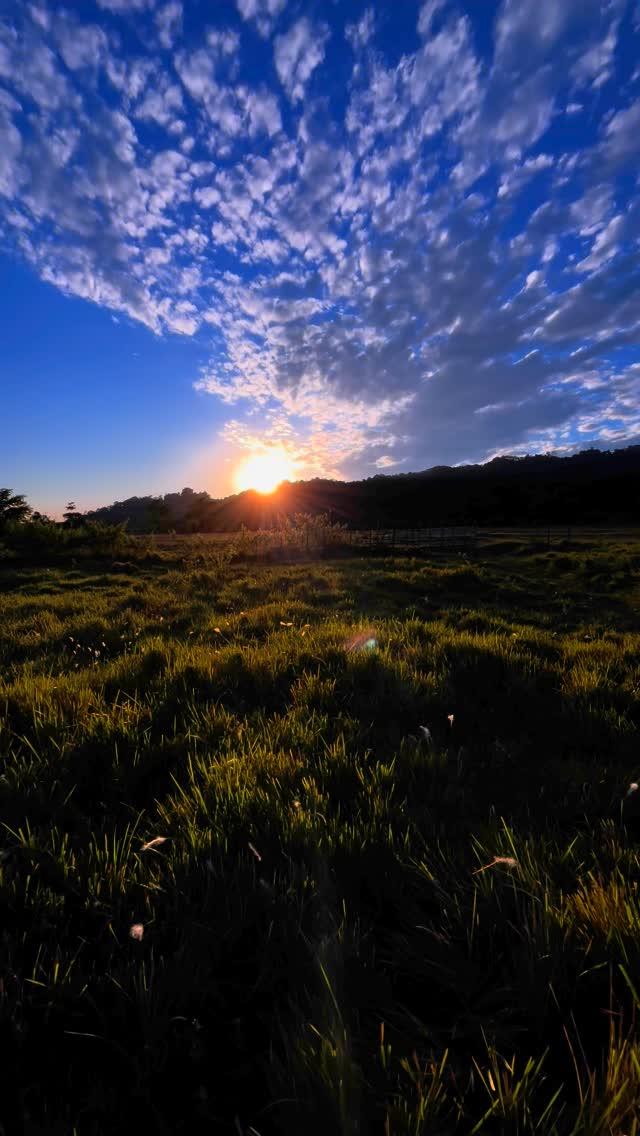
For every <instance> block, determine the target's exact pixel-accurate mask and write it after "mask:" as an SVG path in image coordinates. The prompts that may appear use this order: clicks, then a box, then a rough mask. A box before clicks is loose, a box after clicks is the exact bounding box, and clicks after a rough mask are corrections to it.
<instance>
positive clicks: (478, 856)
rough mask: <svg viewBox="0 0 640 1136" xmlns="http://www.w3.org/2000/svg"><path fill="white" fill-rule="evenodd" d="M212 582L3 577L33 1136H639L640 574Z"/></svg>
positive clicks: (90, 571) (13, 985) (25, 1074)
mask: <svg viewBox="0 0 640 1136" xmlns="http://www.w3.org/2000/svg"><path fill="white" fill-rule="evenodd" d="M202 559H203V563H202V564H197V565H194V564H192V563H190V562H188V561H185V562H182V563H181V562H179V561H178V560H176V559H173V560H168V559H167V560H166V561H162V560H160V562H158V563H153V562H148V561H141V562H140V563H139V564H127V563H125V564H124V565H123V566H121V567H119V568H118V567H116V568H114V567H112V566H111V565H110V564H107V566H105V564H102V565H99V564H93V565H92V564H91V563H89V562H87V563H86V564H85V563H83V564H82V565H80V566H76V567H63V566H59V567H55V568H49V569H47V568H45V567H38V568H32V569H29V568H21V569H17V568H13V569H12V568H10V567H6V568H5V569H4V570H3V572H2V573H0V660H1V671H0V675H1V677H0V753H1V755H2V769H1V775H0V817H1V819H2V821H3V828H2V830H1V831H2V835H1V839H0V847H1V851H0V904H1V908H0V911H1V916H2V939H1V952H2V957H1V961H2V970H1V984H0V1014H1V1018H0V1029H1V1031H2V1040H3V1042H4V1046H5V1048H4V1052H5V1054H7V1056H6V1057H5V1061H4V1069H3V1072H4V1073H5V1075H6V1087H5V1089H4V1090H3V1094H2V1098H1V1100H0V1109H1V1110H2V1111H3V1113H4V1115H3V1120H4V1125H5V1132H6V1134H7V1136H9V1134H10V1133H13V1132H25V1133H26V1134H27V1136H31V1134H41V1133H42V1134H44V1133H47V1134H58V1133H60V1134H65V1136H71V1134H73V1133H76V1134H78V1136H84V1134H85V1133H90V1134H94V1133H95V1134H104V1133H129V1132H134V1131H135V1132H138V1131H142V1130H144V1131H149V1132H153V1133H155V1134H161V1136H162V1134H165V1133H209V1134H211V1136H214V1134H215V1136H217V1134H218V1133H221V1134H223V1136H224V1134H225V1133H230V1134H235V1136H238V1134H240V1136H256V1134H259V1136H274V1134H280V1133H282V1134H284V1136H300V1134H304V1136H320V1134H322V1136H325V1134H326V1136H333V1134H340V1136H356V1134H358V1136H364V1134H371V1136H376V1134H380V1136H423V1134H424V1136H427V1134H429V1136H431V1134H441V1136H444V1134H449V1133H456V1134H460V1136H469V1134H471V1133H487V1134H498V1133H499V1134H510V1136H511V1134H518V1136H524V1134H530V1133H531V1134H532V1133H537V1134H540V1136H547V1134H549V1136H554V1134H557V1136H578V1134H582V1133H584V1134H587V1136H634V1134H637V1133H638V1132H640V1125H639V1121H638V1113H639V1112H640V1107H639V1102H640V1035H639V1032H638V1021H637V1016H638V1010H639V1008H640V893H639V891H638V884H639V881H640V843H639V842H638V841H639V840H640V820H638V819H637V817H636V815H634V814H635V803H636V794H635V793H634V790H630V791H629V786H630V784H631V783H634V782H635V781H636V780H637V779H638V780H640V778H638V773H639V772H640V756H639V753H638V727H639V725H640V705H639V701H638V697H639V692H640V630H639V626H640V625H639V622H638V610H639V608H640V542H636V541H635V540H633V541H624V540H622V539H621V540H620V541H618V542H616V541H611V542H610V543H609V544H607V545H603V544H602V543H601V544H598V546H597V547H593V548H589V547H588V546H582V547H580V548H576V549H571V548H568V549H565V550H561V551H554V550H553V549H552V550H550V551H548V552H547V551H540V552H538V553H536V554H530V553H528V554H524V553H523V552H522V551H521V550H520V549H519V546H518V544H517V542H516V541H513V540H512V541H504V542H502V543H501V542H497V544H496V546H495V548H494V549H493V550H491V551H489V550H488V551H486V552H484V553H481V554H480V555H479V557H478V559H477V560H474V561H473V562H467V561H465V560H462V559H460V558H456V559H454V560H452V561H451V562H450V563H445V562H439V563H438V564H435V563H434V564H430V563H429V562H428V561H424V560H419V559H410V558H407V557H404V558H402V559H401V558H398V559H392V558H388V559H385V558H380V557H377V558H375V559H372V560H367V559H365V558H363V557H359V558H357V559H355V558H354V559H343V560H340V561H335V562H324V563H323V562H320V561H318V562H307V563H299V564H295V565H289V566H287V565H274V566H268V565H264V564H262V565H243V564H226V563H224V559H223V558H221V557H218V556H217V554H216V553H215V550H214V552H212V554H211V560H210V563H207V561H206V556H203V558H202ZM423 727H426V731H425V729H423ZM628 792H629V795H628V796H627V795H626V794H627V793H628ZM637 796H638V797H640V791H639V792H638V794H637ZM638 817H640V809H638ZM156 838H164V840H163V842H160V841H157V842H156V843H155V844H154V845H153V846H152V847H148V848H145V847H144V846H145V845H146V844H148V842H150V841H153V840H154V839H156ZM21 1118H23V1119H22V1120H21Z"/></svg>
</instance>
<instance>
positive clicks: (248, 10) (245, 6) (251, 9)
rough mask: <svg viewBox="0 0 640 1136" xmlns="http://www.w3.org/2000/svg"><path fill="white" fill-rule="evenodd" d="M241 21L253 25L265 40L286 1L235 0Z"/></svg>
mask: <svg viewBox="0 0 640 1136" xmlns="http://www.w3.org/2000/svg"><path fill="white" fill-rule="evenodd" d="M236 3H237V5H238V11H239V13H240V15H241V16H242V18H243V20H248V21H251V22H252V23H254V24H255V26H256V28H257V29H258V32H259V33H260V35H261V36H262V37H263V38H264V39H266V38H267V37H268V36H270V35H271V32H272V31H273V28H274V25H275V23H276V21H277V19H278V16H279V15H280V13H281V12H282V11H284V7H285V5H286V3H287V0H236Z"/></svg>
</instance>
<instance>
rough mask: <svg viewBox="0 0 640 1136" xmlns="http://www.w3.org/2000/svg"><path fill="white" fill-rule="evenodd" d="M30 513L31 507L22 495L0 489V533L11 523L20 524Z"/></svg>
mask: <svg viewBox="0 0 640 1136" xmlns="http://www.w3.org/2000/svg"><path fill="white" fill-rule="evenodd" d="M30 513H31V506H30V505H29V504H27V499H26V497H25V496H24V494H22V493H13V491H12V490H11V489H0V531H2V529H4V528H6V526H7V525H8V524H9V523H10V522H11V521H13V522H14V523H15V522H18V523H20V522H21V521H26V519H27V517H28V516H29V514H30Z"/></svg>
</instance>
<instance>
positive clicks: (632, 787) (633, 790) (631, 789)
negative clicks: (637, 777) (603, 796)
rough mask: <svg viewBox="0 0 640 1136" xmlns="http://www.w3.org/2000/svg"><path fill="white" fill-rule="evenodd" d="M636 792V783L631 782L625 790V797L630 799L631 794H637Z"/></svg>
mask: <svg viewBox="0 0 640 1136" xmlns="http://www.w3.org/2000/svg"><path fill="white" fill-rule="evenodd" d="M637 792H638V782H637V781H632V782H631V784H630V786H629V788H628V789H627V797H630V796H631V794H632V793H637Z"/></svg>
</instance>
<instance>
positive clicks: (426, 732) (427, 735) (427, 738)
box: [420, 726, 433, 742]
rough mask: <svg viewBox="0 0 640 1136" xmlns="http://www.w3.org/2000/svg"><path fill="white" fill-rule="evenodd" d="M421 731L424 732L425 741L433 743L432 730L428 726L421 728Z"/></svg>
mask: <svg viewBox="0 0 640 1136" xmlns="http://www.w3.org/2000/svg"><path fill="white" fill-rule="evenodd" d="M420 729H421V730H422V733H423V734H424V738H425V741H427V742H431V741H433V738H432V736H431V730H430V729H429V727H428V726H420Z"/></svg>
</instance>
